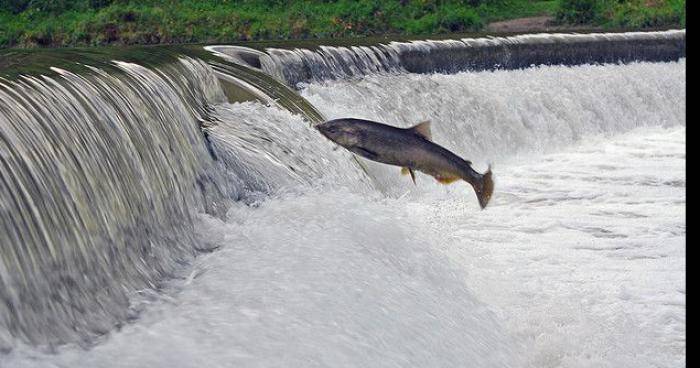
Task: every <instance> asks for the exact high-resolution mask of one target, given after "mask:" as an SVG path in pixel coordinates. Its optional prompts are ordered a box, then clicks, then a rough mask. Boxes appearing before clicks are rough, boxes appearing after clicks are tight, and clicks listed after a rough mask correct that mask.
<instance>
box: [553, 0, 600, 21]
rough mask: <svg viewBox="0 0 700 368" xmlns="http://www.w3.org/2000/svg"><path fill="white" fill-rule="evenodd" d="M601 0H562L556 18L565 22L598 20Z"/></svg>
mask: <svg viewBox="0 0 700 368" xmlns="http://www.w3.org/2000/svg"><path fill="white" fill-rule="evenodd" d="M602 9H603V4H602V1H601V0H562V2H561V6H560V8H559V11H557V14H556V20H557V21H558V22H560V23H567V24H590V23H594V22H596V21H598V20H599V16H600V13H601V12H602Z"/></svg>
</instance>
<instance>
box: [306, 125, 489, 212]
mask: <svg viewBox="0 0 700 368" xmlns="http://www.w3.org/2000/svg"><path fill="white" fill-rule="evenodd" d="M316 128H317V129H318V130H319V131H320V132H321V134H323V135H324V136H326V138H328V139H330V140H332V141H333V142H335V143H337V144H339V145H341V146H343V147H344V148H346V149H348V150H349V151H351V152H353V153H355V154H357V155H360V156H362V157H364V158H367V159H370V160H373V161H377V162H381V163H385V164H389V165H396V166H400V167H401V168H402V169H401V172H402V173H403V174H410V175H411V179H413V182H414V183H415V182H416V176H415V173H414V171H416V170H417V171H420V172H423V173H426V174H428V175H430V176H432V177H434V178H435V179H436V180H437V181H439V182H440V183H442V184H450V183H452V182H454V181H456V180H459V179H462V180H464V181H466V182H467V183H469V184H471V186H472V187H473V188H474V191H475V192H476V197H477V199H478V200H479V205H480V206H481V208H482V209H483V208H485V207H486V205H487V204H488V203H489V200H490V199H491V195H492V194H493V187H494V184H493V178H492V174H491V167H490V166H489V168H488V170H487V171H486V172H485V173H484V174H480V173H478V172H476V171H475V170H474V169H473V168H472V166H471V162H470V161H467V160H464V159H462V158H461V157H459V156H457V155H455V154H454V153H452V152H450V151H449V150H447V149H446V148H444V147H442V146H440V145H438V144H436V143H434V142H433V141H432V135H431V133H430V121H424V122H422V123H420V124H418V125H416V126H414V127H411V128H406V129H403V128H397V127H393V126H390V125H386V124H382V123H378V122H375V121H369V120H363V119H352V118H348V119H334V120H329V121H326V122H324V123H322V124H319V125H317V126H316Z"/></svg>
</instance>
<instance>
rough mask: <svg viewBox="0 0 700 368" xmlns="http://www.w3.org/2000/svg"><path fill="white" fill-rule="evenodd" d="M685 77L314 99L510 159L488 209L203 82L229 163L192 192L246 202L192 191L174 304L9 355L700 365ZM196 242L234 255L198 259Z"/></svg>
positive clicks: (636, 75)
mask: <svg viewBox="0 0 700 368" xmlns="http://www.w3.org/2000/svg"><path fill="white" fill-rule="evenodd" d="M182 62H183V63H192V62H193V61H192V60H190V59H183V61H182ZM124 67H125V68H129V69H130V70H129V73H130V74H128V75H132V76H133V75H142V74H141V73H145V75H150V74H148V73H147V72H146V71H138V73H136V74H134V73H135V72H134V71H133V70H132V69H133V68H135V66H133V65H132V66H128V65H127V66H124ZM187 68H188V70H196V71H199V73H201V76H200V77H202V78H204V80H208V79H207V78H209V76H210V75H212V74H211V73H212V71H211V69H209V68H208V67H206V66H203V65H193V64H188V66H187ZM685 68H686V63H685V60H681V61H678V62H669V63H632V64H617V65H596V66H591V65H585V66H577V67H565V66H542V67H536V68H529V69H524V70H515V71H492V72H478V73H475V72H470V73H459V74H453V75H446V74H431V75H421V74H405V73H404V74H394V75H367V76H364V77H363V78H362V79H357V80H336V81H316V82H314V83H311V84H306V85H301V86H300V87H301V91H300V93H301V95H302V96H303V97H305V98H306V99H307V100H308V101H309V102H311V104H312V105H313V106H314V107H316V108H317V109H318V110H319V111H320V112H321V113H323V114H324V115H325V117H327V118H334V117H344V116H353V117H361V118H369V119H374V120H379V121H383V122H386V123H389V124H393V125H397V126H404V127H405V126H410V125H413V124H415V123H417V122H419V121H423V120H431V121H432V122H433V123H432V129H433V137H434V140H435V141H436V142H438V143H440V144H442V145H444V146H445V147H447V148H449V149H451V150H453V151H455V152H456V153H458V154H460V155H462V156H464V157H465V158H466V159H470V160H472V161H474V163H475V165H476V168H477V169H479V170H483V169H485V168H486V166H487V164H489V163H490V164H493V165H494V173H495V179H496V192H495V195H494V198H493V200H492V203H491V204H490V206H489V207H488V208H487V209H486V210H484V211H481V210H479V206H478V204H477V202H476V198H475V196H474V194H473V191H472V189H471V188H470V187H469V186H468V185H467V184H466V183H463V182H461V183H454V184H453V185H450V186H444V185H440V184H438V183H436V182H435V181H434V180H433V179H432V178H430V177H428V176H425V175H422V174H418V177H417V185H413V183H412V182H411V180H410V178H407V177H405V176H401V175H400V173H399V169H398V168H396V167H391V166H384V165H380V164H376V163H372V162H369V161H366V160H362V161H357V159H356V158H354V157H353V156H352V155H351V154H349V153H348V152H347V151H345V150H343V149H342V148H338V147H336V146H335V145H334V144H332V143H331V142H329V141H327V140H325V138H323V137H321V136H320V135H319V134H318V132H317V131H316V130H315V129H313V127H312V126H311V123H310V122H309V121H308V120H305V119H303V118H302V117H301V116H299V115H294V114H292V113H290V112H289V111H286V110H283V109H281V108H279V107H277V106H276V105H263V104H261V103H259V102H244V103H225V102H222V100H221V99H220V97H219V96H220V94H219V93H218V92H217V91H219V89H218V86H217V85H216V83H211V84H210V85H209V86H208V87H201V89H199V90H201V91H207V94H208V95H207V96H205V97H200V98H194V99H193V100H194V101H199V103H200V104H201V105H200V106H202V107H201V108H200V109H197V110H194V111H187V112H186V114H185V112H183V114H185V116H187V118H186V119H184V120H182V121H180V122H179V123H178V126H179V127H180V128H179V129H184V128H183V127H185V128H186V129H190V128H187V127H190V125H188V124H190V123H195V124H196V121H197V120H198V119H200V120H201V119H204V118H206V119H205V120H206V122H205V124H204V126H205V128H204V130H205V132H206V137H207V142H206V144H205V142H201V141H198V142H196V144H194V145H193V146H196V147H199V148H198V149H199V150H204V151H206V150H208V151H209V152H210V153H212V155H213V158H209V156H207V155H205V154H204V153H203V151H196V152H198V154H201V155H202V158H200V159H199V160H201V162H203V163H205V165H202V166H200V165H199V164H198V165H194V166H193V168H192V169H191V172H192V174H191V175H192V178H191V181H194V182H196V181H197V178H198V176H197V173H207V175H210V173H211V172H212V171H216V172H217V173H218V174H217V175H220V176H217V177H216V180H215V181H216V182H217V183H218V182H225V183H227V186H226V190H223V189H220V190H218V192H221V193H225V194H227V195H228V196H229V197H230V198H231V199H238V201H234V202H231V203H230V205H229V207H228V209H227V211H226V213H225V214H223V215H222V214H221V213H220V212H219V211H217V210H207V206H209V207H210V206H211V203H212V200H211V199H207V198H202V196H203V195H202V193H201V192H202V191H201V190H199V189H197V187H196V186H195V187H194V189H193V188H189V187H187V188H185V187H183V189H182V190H183V191H192V193H190V194H189V195H190V196H191V197H188V198H192V199H189V201H190V202H185V204H183V205H185V206H191V207H192V212H187V211H184V212H185V213H183V214H181V215H180V216H192V218H193V221H194V225H192V226H191V227H182V228H180V230H181V231H183V232H184V233H186V235H187V238H188V239H186V240H185V241H187V242H189V241H190V240H189V238H190V237H191V238H192V240H191V241H192V242H194V243H195V244H194V245H185V246H183V245H180V246H179V247H180V248H178V249H180V251H182V252H184V254H185V256H182V257H181V258H182V259H183V260H185V261H191V263H188V264H185V265H182V264H180V267H179V268H178V270H179V271H178V272H177V273H176V275H175V277H174V278H171V279H170V281H169V282H167V283H166V284H164V285H162V286H163V287H162V288H161V289H159V290H158V291H154V290H153V289H151V288H142V289H137V290H136V292H135V294H136V296H134V293H131V294H129V293H127V295H129V298H130V299H129V301H130V303H131V310H139V311H141V312H140V313H139V314H138V315H137V318H136V319H135V320H133V321H131V323H127V324H123V325H120V327H119V328H116V329H113V330H111V331H110V332H109V333H106V334H104V335H102V336H101V337H98V338H97V339H93V340H92V341H91V346H90V348H88V349H84V348H83V347H80V346H78V345H76V344H75V343H69V344H64V345H60V346H57V347H56V348H55V349H54V350H53V351H46V350H45V349H40V348H37V347H35V346H32V345H29V344H27V343H26V341H23V340H18V339H16V338H14V337H11V336H9V335H6V336H5V337H4V339H5V341H7V342H6V343H5V345H6V346H8V347H9V348H8V349H7V350H8V351H7V352H6V353H4V355H2V356H0V363H2V366H3V367H4V366H11V367H74V366H90V367H134V366H136V367H151V366H172V367H202V366H207V367H241V366H244V367H247V366H256V367H257V366H259V367H271V366H305V367H306V366H312V367H328V366H343V367H364V366H380V367H404V366H428V367H433V366H434V367H454V366H470V367H505V366H511V367H592V366H596V367H682V366H685V351H686V347H685V298H686V291H685V290H686V289H685V240H686V225H685V198H686V194H685V186H686V181H685V180H686V179H685V162H686V158H685V147H686V140H685V125H686V118H685V107H686V103H685V101H686V95H685V88H686V81H685V79H686V73H685ZM165 76H166V74H164V73H161V74H156V75H153V78H154V79H149V80H152V81H155V82H154V83H156V85H159V84H158V83H160V82H159V81H161V80H165V81H167V78H165V79H164V77H165ZM156 77H157V78H156ZM91 83H95V82H94V81H91ZM173 85H174V86H175V88H174V89H173V88H172V86H173ZM179 85H180V84H179V83H171V84H169V86H171V87H170V88H165V87H166V86H162V89H164V90H167V91H170V90H174V91H182V90H183V89H180V88H179V87H178V86H179ZM152 89H154V88H152ZM162 89H156V90H162ZM184 90H187V89H184ZM193 90H195V91H197V90H198V89H196V88H193ZM2 91H3V90H2V89H0V92H2ZM188 98H189V97H188ZM188 98H184V99H180V100H178V101H182V100H185V101H187V100H188ZM129 101H130V100H129ZM195 105H196V104H195ZM175 108H177V105H176V106H175ZM0 116H1V115H0ZM156 121H160V120H158V119H156ZM186 131H188V130H186ZM0 142H2V141H0ZM189 145H192V144H191V143H188V147H189ZM180 148H181V147H180ZM205 156H206V157H205ZM178 157H179V156H178ZM0 162H4V161H0ZM165 163H171V161H170V160H165V161H161V162H160V164H159V162H153V164H152V165H153V168H158V167H159V165H160V166H163V165H164V164H165ZM184 163H186V162H184ZM184 163H183V164H184ZM146 169H147V168H146ZM164 169H165V168H164ZM168 172H171V171H168ZM188 172H190V171H188ZM199 175H203V174H199ZM13 177H14V176H13ZM204 192H205V193H206V190H204ZM134 195H138V194H134ZM0 198H2V197H0ZM217 208H218V207H217ZM149 226H151V227H150V228H154V229H157V230H158V229H160V230H158V231H163V230H162V229H166V228H167V227H164V228H160V227H158V226H155V225H149ZM0 239H2V238H0ZM186 244H189V243H186ZM157 246H158V245H154V247H157ZM193 246H196V247H202V248H205V249H209V250H212V249H215V251H212V252H210V253H206V254H201V253H200V255H199V256H198V257H196V258H195V259H194V260H192V259H191V258H190V257H189V255H190V253H189V252H188V250H189V249H191V248H190V247H193ZM157 249H161V248H157ZM173 254H175V256H173V255H171V256H170V257H176V256H177V255H178V253H173ZM180 263H183V262H182V261H180ZM0 265H2V263H0ZM3 272H5V273H3ZM178 275H183V276H182V277H178ZM0 277H2V278H3V279H2V280H4V278H5V277H7V272H6V271H3V270H2V269H0ZM131 287H132V288H137V287H138V285H137V286H136V287H134V286H131ZM0 295H2V293H0ZM1 308H2V307H0V312H3V310H2V309H1ZM3 313H6V312H3ZM2 339H3V336H2V330H1V329H0V341H1V340H2ZM25 340H26V339H25Z"/></svg>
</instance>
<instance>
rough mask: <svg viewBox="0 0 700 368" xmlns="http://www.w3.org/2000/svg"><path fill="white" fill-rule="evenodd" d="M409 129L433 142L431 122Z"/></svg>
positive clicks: (424, 122)
mask: <svg viewBox="0 0 700 368" xmlns="http://www.w3.org/2000/svg"><path fill="white" fill-rule="evenodd" d="M408 129H409V130H411V131H412V132H414V133H416V134H418V135H419V136H421V137H423V138H425V139H427V140H429V141H432V140H433V134H432V133H431V132H430V120H426V121H422V122H420V123H418V124H416V125H415V126H413V127H410V128H408Z"/></svg>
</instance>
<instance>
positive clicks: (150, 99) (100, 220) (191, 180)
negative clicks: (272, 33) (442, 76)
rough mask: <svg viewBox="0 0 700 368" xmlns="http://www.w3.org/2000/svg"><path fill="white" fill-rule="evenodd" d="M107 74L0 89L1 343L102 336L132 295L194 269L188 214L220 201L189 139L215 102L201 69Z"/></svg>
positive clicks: (187, 65) (206, 160)
mask: <svg viewBox="0 0 700 368" xmlns="http://www.w3.org/2000/svg"><path fill="white" fill-rule="evenodd" d="M115 66H116V68H117V69H118V70H119V71H120V72H119V74H118V75H113V74H108V73H106V72H105V71H103V70H99V69H93V72H94V74H92V75H89V76H80V75H76V74H73V73H70V72H66V71H61V70H56V72H57V73H59V75H60V76H59V77H55V78H49V77H24V78H21V79H19V80H17V81H13V82H10V81H5V82H3V83H2V84H0V97H2V98H1V99H0V138H1V139H0V144H2V146H1V147H2V148H1V151H2V156H0V158H1V159H2V161H1V163H2V170H0V177H1V178H2V184H3V185H2V186H0V214H1V215H0V223H1V224H2V226H0V228H1V229H2V231H0V244H2V262H0V285H2V287H0V301H1V302H0V336H2V335H4V334H5V333H7V332H9V333H11V334H12V335H15V336H20V337H22V338H24V339H26V340H28V341H30V342H32V343H36V344H53V343H56V342H66V341H76V340H83V339H84V340H89V339H90V338H91V337H92V336H96V335H100V334H104V333H105V332H107V331H109V330H111V329H112V328H113V326H114V325H115V324H116V323H118V322H119V321H123V320H125V319H126V316H127V314H128V306H129V299H128V297H129V294H132V293H134V292H136V291H137V290H139V289H141V288H143V287H147V286H153V285H155V284H156V283H157V281H158V280H160V279H163V278H164V277H169V276H170V275H172V274H173V272H175V271H176V270H177V269H178V267H179V266H178V264H179V263H181V262H186V261H188V260H191V258H192V256H193V251H194V248H195V247H196V245H195V241H194V238H193V231H194V230H193V228H192V216H193V214H194V213H195V212H196V211H198V210H204V209H205V208H208V209H212V208H211V207H212V206H215V205H216V201H217V200H219V199H217V198H214V197H212V198H204V196H207V195H212V196H213V195H214V193H215V192H216V190H218V189H222V188H224V186H222V187H221V188H216V187H214V186H213V184H214V183H215V180H212V178H213V177H215V175H216V174H215V173H214V172H213V171H212V167H213V163H212V161H211V159H210V157H209V154H208V152H207V150H206V147H205V144H204V140H203V138H202V135H201V133H200V132H199V128H198V119H201V118H202V117H203V116H204V114H205V112H204V110H205V109H206V108H207V105H208V104H210V103H215V102H217V101H221V100H222V99H223V97H222V95H221V94H220V93H221V90H220V89H218V88H211V86H212V85H214V86H215V85H216V84H217V81H216V79H215V78H214V76H213V73H211V71H210V70H209V68H208V66H207V65H206V64H205V63H202V62H201V61H197V60H194V59H186V58H185V59H182V60H181V61H180V64H179V65H176V66H173V67H171V68H170V69H171V70H160V71H153V70H149V69H146V68H144V67H141V66H139V65H135V64H129V63H116V64H115ZM196 183H200V184H201V185H200V187H197V185H196ZM222 185H223V184H222ZM207 191H208V192H209V193H208V194H207ZM222 194H223V195H227V194H228V193H222ZM207 200H208V201H210V203H208V204H206V203H205V202H206V201H207ZM2 337H3V338H1V339H0V341H1V340H7V339H8V336H2Z"/></svg>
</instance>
